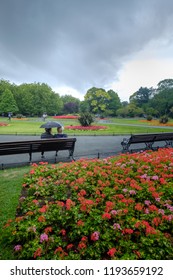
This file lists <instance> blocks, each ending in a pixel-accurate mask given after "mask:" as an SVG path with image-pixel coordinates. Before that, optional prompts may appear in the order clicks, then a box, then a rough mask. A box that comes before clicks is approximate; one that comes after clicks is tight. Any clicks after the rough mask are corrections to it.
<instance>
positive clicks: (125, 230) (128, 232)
mask: <svg viewBox="0 0 173 280" xmlns="http://www.w3.org/2000/svg"><path fill="white" fill-rule="evenodd" d="M122 233H123V234H132V233H133V229H131V228H125V229H123V231H122Z"/></svg>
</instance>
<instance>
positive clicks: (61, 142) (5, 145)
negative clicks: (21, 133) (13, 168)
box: [0, 138, 76, 162]
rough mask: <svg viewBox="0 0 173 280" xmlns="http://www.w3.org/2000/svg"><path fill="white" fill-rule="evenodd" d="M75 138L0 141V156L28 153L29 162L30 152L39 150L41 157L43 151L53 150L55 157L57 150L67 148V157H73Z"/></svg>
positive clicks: (30, 159)
mask: <svg viewBox="0 0 173 280" xmlns="http://www.w3.org/2000/svg"><path fill="white" fill-rule="evenodd" d="M75 142H76V138H56V139H40V140H26V141H25V140H24V141H15V142H0V156H4V155H12V154H26V153H28V154H29V162H31V161H32V154H33V153H38V152H41V157H42V158H44V153H45V152H48V151H55V152H56V154H55V157H57V155H58V151H63V150H68V151H69V158H72V159H73V160H75V159H74V156H73V153H74V148H75Z"/></svg>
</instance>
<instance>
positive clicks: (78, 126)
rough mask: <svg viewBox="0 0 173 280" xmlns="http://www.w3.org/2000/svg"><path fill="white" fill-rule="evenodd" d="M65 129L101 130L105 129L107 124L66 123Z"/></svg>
mask: <svg viewBox="0 0 173 280" xmlns="http://www.w3.org/2000/svg"><path fill="white" fill-rule="evenodd" d="M65 129H72V130H101V129H107V126H103V125H91V126H81V125H68V126H65Z"/></svg>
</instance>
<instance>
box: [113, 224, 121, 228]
mask: <svg viewBox="0 0 173 280" xmlns="http://www.w3.org/2000/svg"><path fill="white" fill-rule="evenodd" d="M113 228H114V229H121V227H120V224H117V223H115V224H113Z"/></svg>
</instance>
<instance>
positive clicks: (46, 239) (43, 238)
mask: <svg viewBox="0 0 173 280" xmlns="http://www.w3.org/2000/svg"><path fill="white" fill-rule="evenodd" d="M48 239H49V238H48V235H47V234H46V233H43V234H41V235H40V242H41V243H42V242H44V241H48Z"/></svg>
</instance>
